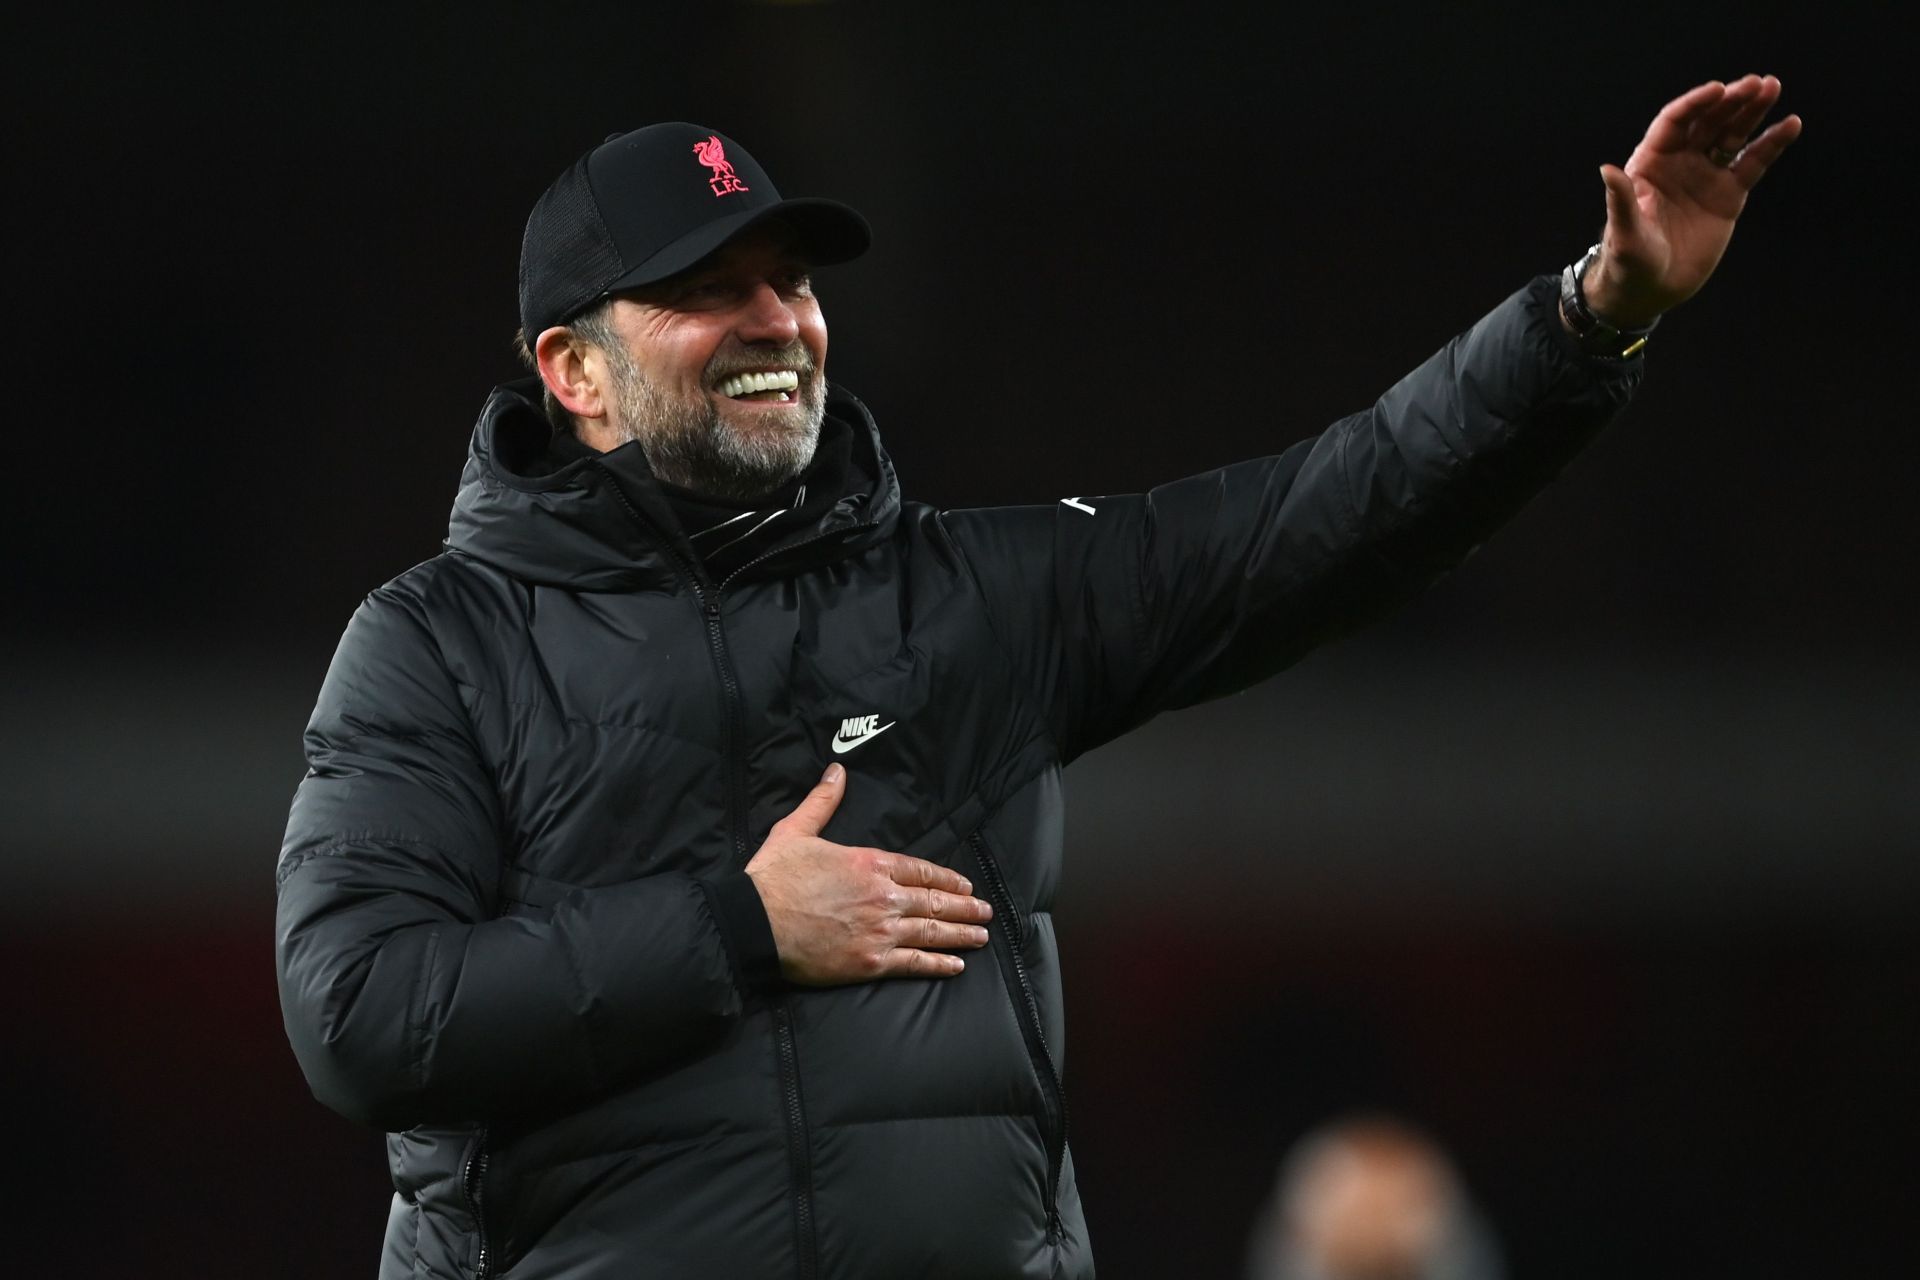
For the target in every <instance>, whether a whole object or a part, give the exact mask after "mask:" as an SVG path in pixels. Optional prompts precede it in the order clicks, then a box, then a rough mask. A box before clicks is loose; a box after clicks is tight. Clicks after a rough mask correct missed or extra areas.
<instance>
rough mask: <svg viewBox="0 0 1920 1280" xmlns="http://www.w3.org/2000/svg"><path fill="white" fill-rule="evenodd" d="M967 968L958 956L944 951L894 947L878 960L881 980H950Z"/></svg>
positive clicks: (965, 963)
mask: <svg viewBox="0 0 1920 1280" xmlns="http://www.w3.org/2000/svg"><path fill="white" fill-rule="evenodd" d="M966 967H967V962H966V961H965V960H962V959H961V958H960V957H959V956H955V955H948V954H947V953H946V952H944V951H915V950H914V949H913V948H912V947H894V948H893V949H892V950H890V951H888V952H887V954H886V955H885V956H883V957H881V960H880V976H881V977H883V978H951V977H952V976H953V975H954V974H956V973H960V972H962V971H963V970H965V969H966Z"/></svg>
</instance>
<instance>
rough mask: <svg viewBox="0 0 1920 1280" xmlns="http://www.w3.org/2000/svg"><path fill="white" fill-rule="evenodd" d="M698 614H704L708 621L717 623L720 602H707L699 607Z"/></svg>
mask: <svg viewBox="0 0 1920 1280" xmlns="http://www.w3.org/2000/svg"><path fill="white" fill-rule="evenodd" d="M700 612H702V613H704V614H706V615H707V617H708V618H709V619H710V620H712V621H714V622H718V621H719V620H720V602H719V601H718V600H709V601H707V602H706V603H705V604H703V605H701V606H700Z"/></svg>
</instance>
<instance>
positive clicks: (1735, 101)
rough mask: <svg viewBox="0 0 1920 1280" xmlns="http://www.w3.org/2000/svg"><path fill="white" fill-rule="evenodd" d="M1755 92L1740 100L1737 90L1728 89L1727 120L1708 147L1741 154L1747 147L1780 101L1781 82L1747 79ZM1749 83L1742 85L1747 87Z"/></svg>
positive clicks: (1744, 94) (1765, 77)
mask: <svg viewBox="0 0 1920 1280" xmlns="http://www.w3.org/2000/svg"><path fill="white" fill-rule="evenodd" d="M1747 80H1751V81H1753V88H1752V90H1751V91H1749V92H1743V93H1741V94H1740V95H1738V96H1737V97H1736V96H1735V94H1734V91H1733V90H1734V86H1732V85H1729V86H1727V102H1728V103H1729V104H1731V105H1730V106H1729V107H1728V109H1727V111H1726V117H1725V119H1723V120H1721V121H1720V123H1719V125H1718V126H1717V130H1716V132H1715V133H1714V134H1713V135H1712V136H1711V137H1710V138H1709V139H1708V141H1709V143H1710V144H1712V145H1715V146H1719V147H1722V148H1724V149H1726V150H1728V151H1738V150H1740V148H1742V147H1744V146H1746V145H1747V137H1748V135H1749V134H1751V133H1752V132H1753V131H1754V130H1755V129H1757V128H1759V127H1760V122H1761V121H1762V120H1764V119H1766V118H1767V112H1769V111H1771V110H1773V104H1774V103H1776V102H1778V101H1780V81H1779V80H1778V79H1777V78H1776V77H1774V76H1748V77H1747ZM1745 83H1746V80H1743V81H1741V84H1743V85H1744V84H1745Z"/></svg>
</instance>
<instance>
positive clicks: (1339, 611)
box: [942, 276, 1641, 759]
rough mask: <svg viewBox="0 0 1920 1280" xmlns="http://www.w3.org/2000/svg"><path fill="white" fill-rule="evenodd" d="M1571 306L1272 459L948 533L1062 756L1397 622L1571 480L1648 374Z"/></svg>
mask: <svg viewBox="0 0 1920 1280" xmlns="http://www.w3.org/2000/svg"><path fill="white" fill-rule="evenodd" d="M1557 296H1558V295H1557V290H1556V285H1555V281H1554V280H1553V279H1552V278H1551V277H1546V276H1542V277H1539V278H1538V279H1536V280H1534V281H1533V282H1531V283H1530V284H1528V285H1527V286H1526V287H1525V288H1522V289H1521V290H1519V291H1518V292H1516V293H1515V294H1513V295H1512V296H1511V297H1509V298H1508V299H1507V300H1506V301H1504V302H1502V303H1501V304H1500V305H1499V306H1498V307H1496V308H1495V309H1494V310H1493V311H1492V312H1490V313H1489V314H1488V315H1487V316H1486V317H1484V318H1483V319H1482V320H1480V321H1479V322H1478V323H1477V324H1475V325H1474V326H1473V327H1472V328H1470V329H1468V330H1467V331H1466V332H1465V333H1462V334H1461V335H1459V336H1458V337H1456V338H1454V339H1453V340H1452V341H1451V342H1449V343H1448V344H1447V345H1446V346H1445V347H1443V348H1442V349H1441V350H1440V351H1439V352H1437V353H1436V354H1435V355H1433V356H1432V357H1431V358H1429V359H1428V360H1426V361H1425V362H1424V363H1422V364H1421V365H1420V366H1419V367H1417V368H1415V369H1414V370H1413V371H1412V372H1411V373H1409V374H1407V375H1406V376H1405V377H1403V378H1402V379H1400V381H1399V382H1398V383H1396V384H1395V385H1394V386H1393V387H1392V388H1391V389H1390V390H1388V391H1387V393H1386V394H1385V395H1383V396H1381V397H1380V398H1379V400H1377V401H1376V402H1375V403H1374V404H1373V406H1372V407H1371V408H1370V409H1367V410H1365V411H1364V412H1361V413H1357V414H1354V415H1352V416H1351V417H1348V418H1345V419H1342V420H1341V421H1339V422H1337V423H1335V424H1334V425H1333V426H1332V427H1330V428H1328V429H1327V430H1326V431H1325V432H1323V433H1321V434H1320V435H1319V436H1318V437H1315V438H1313V439H1310V440H1305V441H1302V442H1301V443H1299V444H1297V445H1295V446H1293V447H1292V448H1290V449H1288V450H1286V451H1285V452H1284V453H1280V454H1278V455H1275V456H1273V457H1268V458H1260V459H1256V460H1254V461H1250V462H1243V463H1238V464H1235V465H1233V466H1228V467H1223V468H1221V469H1220V470H1217V471H1212V472H1208V473H1206V474H1204V475H1199V476H1194V477H1191V478H1189V479H1185V480H1180V481H1176V482H1174V483H1172V484H1168V485H1163V486H1161V487H1160V488H1157V489H1154V490H1152V491H1151V492H1149V493H1146V494H1135V495H1127V496H1117V497H1098V498H1085V499H1080V500H1079V502H1080V507H1076V506H1069V505H1067V504H1066V503H1064V502H1061V503H1056V504H1054V505H1052V506H1046V507H1016V508H998V509H983V510H974V511H953V512H947V513H945V514H944V515H943V517H942V521H943V524H944V526H945V528H946V529H947V531H948V534H949V536H950V537H951V538H952V539H953V541H954V543H955V545H956V546H957V547H958V548H959V549H960V551H961V553H962V554H963V556H964V557H965V559H966V561H967V563H968V564H969V566H970V567H971V569H972V572H973V574H974V577H975V579H976V581H977V582H978V584H979V587H980V589H981V591H982V593H983V595H984V597H985V603H986V609H987V612H988V614H989V616H990V618H991V620H992V622H993V625H994V630H995V632H996V634H997V635H998V637H999V638H1000V641H1001V643H1002V645H1003V646H1004V647H1005V648H1006V650H1007V655H1008V658H1009V660H1010V661H1011V662H1012V663H1013V665H1014V667H1015V668H1016V669H1017V670H1019V671H1021V672H1024V673H1025V675H1026V677H1027V681H1028V684H1029V686H1030V687H1031V688H1032V690H1033V691H1034V695H1035V696H1036V698H1037V699H1038V700H1039V703H1040V705H1041V708H1042V710H1043V712H1044V714H1045V715H1046V716H1047V718H1048V720H1049V722H1050V724H1051V727H1052V731H1053V733H1054V734H1055V740H1056V742H1057V743H1058V744H1059V747H1060V750H1061V754H1062V756H1063V758H1065V759H1072V758H1073V757H1075V756H1078V755H1080V754H1081V753H1083V752H1085V751H1088V750H1090V749H1092V748H1093V747H1095V746H1098V745H1099V744H1100V743H1102V742H1105V741H1108V740H1109V739H1111V738H1113V737H1115V736H1117V735H1118V734H1120V733H1122V732H1124V731H1125V730H1127V729H1129V728H1132V727H1134V726H1136V725H1138V724H1140V723H1142V722H1144V721H1145V720H1147V719H1149V718H1150V717H1152V716H1153V715H1155V714H1157V713H1158V712H1160V711H1164V710H1168V709H1171V708H1174V707H1182V706H1187V705H1190V704H1192V703H1195V702H1200V701H1204V700H1206V699H1209V698H1215V697H1219V696H1221V695H1223V694H1226V693H1230V692H1233V691H1235V690H1238V689H1242V688H1245V687H1246V686H1248V685H1250V684H1253V683H1254V682H1256V681H1258V680H1261V679H1263V678H1265V677H1266V676H1269V675H1271V674H1273V673H1274V672H1276V671H1279V670H1280V669H1281V668H1283V667H1285V666H1287V665H1288V664H1289V663H1292V662H1294V661H1296V660H1297V659H1298V658H1300V657H1301V656H1302V655H1304V654H1305V653H1306V652H1307V651H1308V650H1309V649H1311V648H1312V647H1313V646H1315V645H1317V644H1319V643H1321V642H1322V641H1324V640H1327V639H1329V638H1331V637H1333V636H1336V635H1339V634H1341V633H1344V632H1346V631H1349V630H1351V629H1352V628H1354V627H1356V626H1358V625H1360V624H1361V623H1363V622H1366V621H1368V620H1370V619H1372V618H1375V617H1378V616H1380V615H1381V614H1383V613H1385V612H1387V611H1388V610H1389V609H1390V608H1392V607H1393V606H1394V605H1395V604H1397V603H1399V602H1401V601H1403V600H1405V599H1407V598H1408V597H1410V596H1412V595H1413V594H1415V593H1416V592H1418V591H1419V590H1420V589H1421V588H1423V587H1424V586H1426V585H1427V584H1428V583H1430V582H1432V581H1433V580H1434V579H1435V578H1437V577H1439V576H1440V575H1441V574H1442V573H1444V572H1445V571H1446V570H1448V569H1449V568H1451V567H1452V566H1454V565H1455V564H1457V563H1459V562H1460V561H1461V560H1463V559H1464V558H1465V557H1466V556H1467V555H1468V554H1469V553H1470V552H1472V551H1473V550H1474V549H1475V548H1476V547H1478V545H1479V544H1480V542H1481V541H1482V540H1484V539H1485V538H1486V537H1487V535H1489V534H1490V533H1492V532H1493V531H1494V530H1495V529H1497V528H1498V527H1499V526H1500V525H1501V524H1502V523H1503V522H1505V521H1506V520H1507V519H1508V518H1509V517H1511V516H1512V515H1513V514H1514V513H1515V512H1516V511H1518V510H1519V509H1520V507H1521V506H1522V505H1524V504H1525V502H1526V501H1527V499H1528V498H1529V497H1531V496H1532V495H1533V494H1534V493H1535V492H1537V491H1538V490H1539V489H1540V488H1541V487H1542V486H1543V485H1545V484H1546V483H1547V482H1548V481H1549V480H1551V479H1552V478H1553V477H1554V476H1555V475H1557V474H1558V473H1559V471H1560V470H1561V469H1562V468H1563V467H1564V466H1565V465H1566V464H1567V462H1568V461H1569V460H1570V459H1571V458H1572V457H1573V455H1574V454H1575V453H1576V452H1577V451H1578V450H1579V449H1580V448H1581V447H1582V446H1583V445H1584V444H1585V443H1586V442H1587V441H1588V440H1589V439H1591V438H1592V437H1593V435H1594V434H1595V433H1597V432H1598V431H1599V429H1600V428H1601V427H1602V426H1604V425H1605V424H1606V422H1607V421H1608V420H1610V419H1611V418H1612V417H1613V416H1614V415H1615V413H1617V412H1618V411H1619V410H1620V409H1621V408H1622V407H1623V406H1624V405H1625V404H1626V402H1627V401H1628V399H1629V398H1630V397H1631V395H1632V393H1633V391H1634V389H1635V387H1636V386H1637V385H1638V382H1639V379H1640V363H1641V362H1640V361H1637V360H1636V361H1632V362H1623V361H1617V360H1607V359H1598V358H1594V357H1590V356H1587V355H1585V354H1583V353H1581V352H1580V350H1579V349H1578V347H1577V346H1575V345H1574V343H1573V340H1572V338H1571V337H1570V336H1569V335H1568V334H1567V333H1566V332H1565V330H1564V328H1563V327H1562V326H1561V324H1560V323H1559V320H1558V315H1557V310H1556V307H1557ZM1081 507H1090V508H1092V513H1091V514H1089V513H1088V512H1087V511H1085V510H1083V509H1081Z"/></svg>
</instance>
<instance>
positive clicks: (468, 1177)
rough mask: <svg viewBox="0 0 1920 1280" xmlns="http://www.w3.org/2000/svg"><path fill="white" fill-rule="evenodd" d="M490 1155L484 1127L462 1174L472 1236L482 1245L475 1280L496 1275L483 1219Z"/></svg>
mask: <svg viewBox="0 0 1920 1280" xmlns="http://www.w3.org/2000/svg"><path fill="white" fill-rule="evenodd" d="M489 1155H490V1153H489V1152H488V1151H487V1126H485V1125H481V1126H480V1131H479V1132H478V1133H476V1134H475V1135H474V1137H473V1145H472V1146H471V1147H470V1148H468V1150H467V1159H466V1163H465V1164H464V1165H463V1166H462V1167H461V1170H460V1194H461V1195H462V1196H464V1197H465V1198H466V1201H467V1212H468V1213H471V1214H472V1215H473V1234H474V1238H475V1240H476V1241H477V1242H478V1245H479V1248H478V1250H477V1251H476V1253H475V1259H474V1268H473V1275H474V1280H487V1277H488V1276H490V1275H492V1274H493V1254H492V1250H491V1249H489V1248H488V1246H487V1223H486V1219H485V1218H483V1217H482V1216H481V1209H482V1207H483V1201H484V1194H485V1191H484V1186H483V1184H484V1183H485V1182H486V1179H487V1161H488V1158H489Z"/></svg>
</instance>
